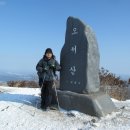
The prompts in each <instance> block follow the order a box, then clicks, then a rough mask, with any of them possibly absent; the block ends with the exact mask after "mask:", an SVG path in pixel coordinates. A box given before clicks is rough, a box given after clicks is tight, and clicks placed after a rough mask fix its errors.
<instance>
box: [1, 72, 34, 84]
mask: <svg viewBox="0 0 130 130" xmlns="http://www.w3.org/2000/svg"><path fill="white" fill-rule="evenodd" d="M34 76H35V74H33V73H32V74H19V73H12V72H1V73H0V82H7V81H10V80H14V81H16V80H33V78H34Z"/></svg>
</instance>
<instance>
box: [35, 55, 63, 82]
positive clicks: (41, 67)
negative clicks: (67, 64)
mask: <svg viewBox="0 0 130 130" xmlns="http://www.w3.org/2000/svg"><path fill="white" fill-rule="evenodd" d="M60 69H61V67H60V65H59V63H58V62H57V61H56V60H55V59H53V58H51V59H50V60H48V59H47V58H46V57H44V58H42V59H41V60H40V61H39V62H38V64H37V66H36V70H37V71H38V76H39V78H42V79H43V80H44V81H53V80H54V76H55V72H56V71H60Z"/></svg>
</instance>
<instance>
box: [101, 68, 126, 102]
mask: <svg viewBox="0 0 130 130" xmlns="http://www.w3.org/2000/svg"><path fill="white" fill-rule="evenodd" d="M99 77H100V85H101V90H103V91H105V92H106V93H108V94H109V95H110V96H111V97H112V98H115V99H118V100H126V99H127V97H128V91H127V90H128V82H127V81H125V80H122V79H120V77H117V76H116V75H115V74H113V73H110V72H109V71H108V70H105V69H104V68H101V69H100V72H99Z"/></svg>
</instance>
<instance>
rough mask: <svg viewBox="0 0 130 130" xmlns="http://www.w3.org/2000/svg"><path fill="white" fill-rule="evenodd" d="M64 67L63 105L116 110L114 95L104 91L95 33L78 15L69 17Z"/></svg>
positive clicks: (95, 113) (60, 95)
mask: <svg viewBox="0 0 130 130" xmlns="http://www.w3.org/2000/svg"><path fill="white" fill-rule="evenodd" d="M61 67H62V70H61V74H60V90H59V91H58V98H59V104H60V107H62V108H64V109H66V110H78V111H80V112H83V113H86V114H90V115H93V116H99V117H100V116H104V115H106V114H108V113H111V112H112V111H114V110H115V106H114V104H113V102H112V101H111V99H110V97H109V96H108V95H107V94H105V93H103V92H101V91H100V82H99V50H98V44H97V41H96V37H95V34H94V32H93V31H92V29H91V28H90V27H89V26H88V25H85V24H84V23H83V22H82V21H81V20H79V19H77V18H73V17H69V18H68V20H67V29H66V37H65V44H64V46H63V48H62V50H61Z"/></svg>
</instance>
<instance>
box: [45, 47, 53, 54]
mask: <svg viewBox="0 0 130 130" xmlns="http://www.w3.org/2000/svg"><path fill="white" fill-rule="evenodd" d="M46 53H51V54H53V52H52V49H51V48H47V49H46V51H45V54H46Z"/></svg>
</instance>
